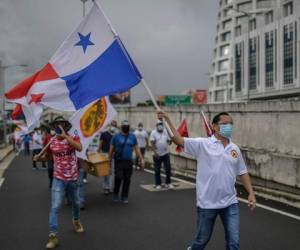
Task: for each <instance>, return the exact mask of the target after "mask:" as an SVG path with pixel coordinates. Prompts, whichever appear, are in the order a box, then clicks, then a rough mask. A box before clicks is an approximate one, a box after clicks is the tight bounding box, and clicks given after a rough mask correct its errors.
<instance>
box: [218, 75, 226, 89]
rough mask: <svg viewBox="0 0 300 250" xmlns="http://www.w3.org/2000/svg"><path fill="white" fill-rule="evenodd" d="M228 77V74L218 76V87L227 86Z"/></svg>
mask: <svg viewBox="0 0 300 250" xmlns="http://www.w3.org/2000/svg"><path fill="white" fill-rule="evenodd" d="M227 79H228V77H227V75H221V76H218V77H217V87H219V86H226V84H227V82H228V80H227Z"/></svg>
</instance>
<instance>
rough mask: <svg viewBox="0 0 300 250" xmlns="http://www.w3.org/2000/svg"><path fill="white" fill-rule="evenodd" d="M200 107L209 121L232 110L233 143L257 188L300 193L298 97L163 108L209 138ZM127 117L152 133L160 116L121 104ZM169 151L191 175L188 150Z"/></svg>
mask: <svg viewBox="0 0 300 250" xmlns="http://www.w3.org/2000/svg"><path fill="white" fill-rule="evenodd" d="M201 109H202V110H203V112H204V113H205V114H206V116H207V117H208V118H209V119H210V120H211V119H212V117H213V116H214V115H216V114H217V113H219V112H223V111H226V112H229V113H230V114H231V116H232V117H233V120H234V134H233V141H234V142H235V143H236V144H238V145H239V146H240V147H241V150H242V153H243V155H244V157H245V161H246V163H247V166H248V170H249V172H250V174H251V175H252V176H253V177H254V178H253V179H254V182H255V184H256V185H257V186H260V187H262V188H268V189H273V190H275V191H280V192H284V193H287V194H291V195H292V196H293V197H294V195H296V196H297V195H300V101H265V102H251V103H249V104H247V103H232V104H211V105H202V106H184V107H167V108H165V110H166V111H167V112H168V113H169V115H170V117H171V119H172V121H173V122H174V123H175V124H176V125H179V123H180V121H181V120H182V119H184V118H185V119H186V120H187V123H188V126H189V132H190V136H191V137H199V136H205V134H204V129H203V125H202V124H203V122H202V120H201V117H200V110H201ZM123 119H128V120H129V121H130V123H131V125H132V127H137V124H138V123H139V122H143V124H144V127H145V128H146V129H147V130H148V131H149V132H150V131H151V130H152V129H153V128H154V127H155V123H156V120H157V118H156V114H155V112H154V108H153V107H119V108H118V120H119V121H121V120H123ZM171 152H172V163H173V167H174V169H176V170H177V171H179V172H181V174H182V175H185V176H188V175H191V176H193V175H194V174H195V171H196V163H195V160H194V159H192V158H191V157H189V156H188V155H185V154H181V155H178V154H177V153H176V152H175V147H174V146H172V147H171ZM150 160H151V159H150ZM299 204H300V203H299Z"/></svg>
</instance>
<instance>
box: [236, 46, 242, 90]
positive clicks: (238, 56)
mask: <svg viewBox="0 0 300 250" xmlns="http://www.w3.org/2000/svg"><path fill="white" fill-rule="evenodd" d="M235 91H236V92H240V91H242V50H241V44H236V45H235Z"/></svg>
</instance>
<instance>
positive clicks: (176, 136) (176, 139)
mask: <svg viewBox="0 0 300 250" xmlns="http://www.w3.org/2000/svg"><path fill="white" fill-rule="evenodd" d="M157 116H158V118H159V119H161V118H163V119H165V122H166V123H167V124H168V125H169V127H170V129H171V131H172V133H173V136H171V135H170V138H171V140H172V141H173V142H174V143H175V144H176V145H178V146H181V147H183V146H184V140H183V137H182V136H181V135H180V134H179V133H178V131H177V129H176V128H175V127H174V125H173V124H172V122H171V120H170V118H169V116H168V115H167V113H166V112H164V111H163V110H159V111H157Z"/></svg>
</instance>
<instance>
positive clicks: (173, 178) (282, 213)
mask: <svg viewBox="0 0 300 250" xmlns="http://www.w3.org/2000/svg"><path fill="white" fill-rule="evenodd" d="M145 172H148V173H151V174H154V171H152V170H148V169H145ZM162 176H164V177H165V176H166V175H165V174H162ZM171 178H172V180H176V181H181V182H183V183H187V184H191V185H194V186H195V187H196V184H195V183H193V182H191V181H186V180H182V179H180V178H177V177H171ZM238 200H239V201H240V202H243V203H246V204H248V200H246V199H243V198H240V197H238ZM256 206H257V207H259V208H262V209H265V210H268V211H271V212H273V213H277V214H281V215H284V216H287V217H290V218H293V219H295V220H299V221H300V216H297V215H295V214H291V213H287V212H284V211H282V210H279V209H276V208H272V207H269V206H265V205H262V204H260V203H256Z"/></svg>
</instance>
